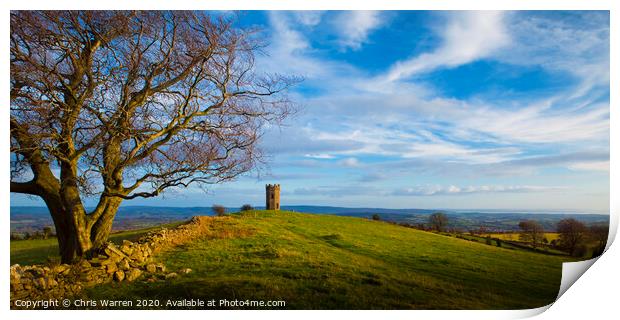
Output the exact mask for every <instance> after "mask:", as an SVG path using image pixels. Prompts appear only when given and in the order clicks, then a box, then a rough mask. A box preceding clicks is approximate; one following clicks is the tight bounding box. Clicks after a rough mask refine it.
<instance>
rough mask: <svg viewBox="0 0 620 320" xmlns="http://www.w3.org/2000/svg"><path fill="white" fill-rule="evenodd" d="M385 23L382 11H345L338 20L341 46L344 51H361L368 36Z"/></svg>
mask: <svg viewBox="0 0 620 320" xmlns="http://www.w3.org/2000/svg"><path fill="white" fill-rule="evenodd" d="M383 23H384V18H383V15H382V13H381V12H380V11H366V10H355V11H343V12H342V13H341V14H340V15H339V16H338V18H337V23H336V25H337V31H338V35H339V44H340V46H341V48H343V49H351V50H359V49H360V48H361V47H362V45H363V44H364V43H365V42H366V41H367V40H368V36H369V35H370V33H371V32H372V31H373V30H374V29H377V28H378V27H380V26H381V25H382V24H383Z"/></svg>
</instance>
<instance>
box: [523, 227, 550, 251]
mask: <svg viewBox="0 0 620 320" xmlns="http://www.w3.org/2000/svg"><path fill="white" fill-rule="evenodd" d="M519 228H520V229H521V232H520V233H519V239H520V240H521V241H524V242H529V243H531V244H532V247H534V248H536V247H537V246H538V244H539V243H540V242H542V239H543V238H544V235H545V231H544V229H543V226H542V225H541V224H540V223H538V222H536V221H533V220H524V221H521V222H519Z"/></svg>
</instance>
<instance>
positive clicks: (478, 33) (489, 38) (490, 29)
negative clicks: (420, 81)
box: [384, 11, 510, 81]
mask: <svg viewBox="0 0 620 320" xmlns="http://www.w3.org/2000/svg"><path fill="white" fill-rule="evenodd" d="M504 16H505V13H504V12H501V11H466V12H458V13H451V14H449V16H448V17H447V21H446V27H445V28H443V29H442V30H441V38H442V43H441V45H440V46H439V47H438V48H437V49H435V50H434V51H432V52H429V53H423V54H420V55H418V56H415V57H413V58H410V59H407V60H404V61H400V62H397V63H396V64H394V65H393V66H392V67H391V68H390V70H389V71H388V72H387V74H386V75H385V76H384V77H385V80H387V81H396V80H399V79H403V78H407V77H410V76H412V75H415V74H419V73H422V72H429V71H432V70H435V69H437V68H450V67H455V66H459V65H462V64H465V63H469V62H472V61H475V60H477V59H481V58H485V57H488V56H489V55H491V54H492V53H494V52H496V51H497V50H498V49H499V48H502V47H503V46H505V45H507V44H508V43H509V42H510V38H509V35H508V33H507V31H506V27H505V25H504Z"/></svg>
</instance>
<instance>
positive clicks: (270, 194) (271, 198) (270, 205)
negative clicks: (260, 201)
mask: <svg viewBox="0 0 620 320" xmlns="http://www.w3.org/2000/svg"><path fill="white" fill-rule="evenodd" d="M265 209H267V210H280V185H279V184H267V185H265Z"/></svg>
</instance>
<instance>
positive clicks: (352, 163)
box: [338, 158, 361, 168]
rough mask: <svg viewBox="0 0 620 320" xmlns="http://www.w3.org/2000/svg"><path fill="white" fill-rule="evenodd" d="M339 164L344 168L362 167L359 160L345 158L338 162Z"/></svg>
mask: <svg viewBox="0 0 620 320" xmlns="http://www.w3.org/2000/svg"><path fill="white" fill-rule="evenodd" d="M338 164H340V165H341V166H344V167H350V168H356V167H359V166H360V165H361V163H360V161H359V160H357V158H345V159H342V160H340V161H338Z"/></svg>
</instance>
